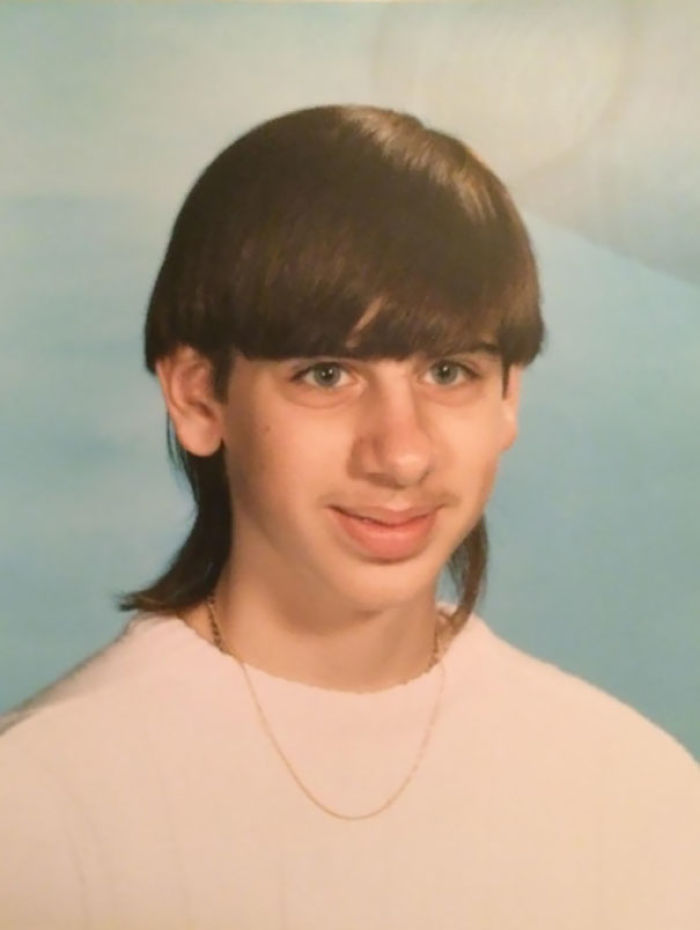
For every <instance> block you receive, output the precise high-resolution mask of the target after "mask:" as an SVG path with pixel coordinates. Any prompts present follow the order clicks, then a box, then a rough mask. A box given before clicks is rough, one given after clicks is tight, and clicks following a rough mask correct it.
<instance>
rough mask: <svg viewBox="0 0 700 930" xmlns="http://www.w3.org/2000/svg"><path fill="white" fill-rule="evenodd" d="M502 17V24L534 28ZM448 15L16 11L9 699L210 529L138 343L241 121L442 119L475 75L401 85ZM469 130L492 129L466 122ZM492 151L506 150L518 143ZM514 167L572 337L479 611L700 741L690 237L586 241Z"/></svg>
mask: <svg viewBox="0 0 700 930" xmlns="http://www.w3.org/2000/svg"><path fill="white" fill-rule="evenodd" d="M478 6H481V5H478ZM495 6H498V7H499V8H500V13H501V19H500V20H499V23H501V26H502V23H503V22H504V21H505V22H508V21H509V20H508V18H507V17H508V16H511V17H512V16H516V15H517V14H516V12H515V10H516V6H514V5H512V4H511V5H508V4H500V5H499V4H494V7H495ZM533 6H534V5H533ZM504 10H505V13H504V12H503V11H504ZM509 10H510V12H508V11H509ZM506 14H507V15H506ZM441 15H443V14H441V12H440V10H439V9H436V8H427V7H426V8H423V7H412V8H411V10H410V11H409V10H405V11H402V10H396V9H395V8H394V9H393V10H391V11H389V10H388V9H387V8H385V7H384V6H383V5H382V4H368V5H364V4H363V5H351V4H339V5H330V4H329V5H320V6H319V5H292V4H290V5H286V6H277V5H272V6H255V5H234V4H231V5H227V4H218V3H217V4H207V3H195V4H144V5H132V4H116V5H105V6H94V5H89V4H85V5H84V4H80V3H75V4H70V5H65V6H64V5H51V4H42V3H36V4H27V5H25V4H19V3H18V4H12V3H7V4H4V5H3V6H2V7H0V63H1V64H0V87H1V88H2V90H1V91H0V93H1V95H2V99H1V101H0V106H1V113H0V116H1V117H2V118H1V120H0V125H1V126H2V144H1V145H0V169H1V170H0V175H1V179H0V298H1V300H2V303H1V305H0V306H1V309H0V389H1V392H2V393H1V396H2V407H1V414H0V417H1V426H2V448H1V450H0V470H1V471H0V479H1V482H2V483H1V486H0V508H1V513H0V517H1V521H2V524H1V525H2V533H1V535H0V572H1V574H2V608H1V611H2V616H1V618H0V619H1V623H2V630H1V640H0V646H1V650H2V651H1V656H0V705H1V706H2V707H8V706H10V705H11V704H13V703H15V702H17V701H19V700H20V699H23V698H24V697H26V696H27V695H29V694H30V693H32V692H34V691H35V690H36V689H37V688H39V687H41V686H43V685H44V684H46V683H47V682H49V681H50V680H52V679H53V678H55V677H56V676H57V675H59V674H60V673H62V672H63V671H65V670H66V669H67V668H68V667H70V666H72V665H73V664H75V662H77V661H78V660H79V659H81V658H83V657H84V656H86V655H87V654H88V653H90V652H91V651H92V650H94V649H95V648H97V647H98V646H100V645H101V644H103V643H106V642H107V641H108V640H109V639H110V638H112V637H113V636H114V635H115V634H116V633H117V631H118V630H119V629H120V628H121V627H122V625H123V623H124V617H123V616H122V615H119V614H118V613H117V612H116V611H115V610H114V609H113V606H112V598H113V596H114V595H115V594H116V593H117V592H119V591H124V590H128V589H130V588H133V587H136V586H139V585H141V584H142V583H144V582H146V581H148V580H149V579H151V578H152V577H153V576H154V575H155V574H156V573H157V572H158V571H159V569H160V568H161V567H162V565H163V563H164V561H165V560H166V558H167V557H168V556H169V555H170V554H171V553H172V551H173V549H174V548H175V546H176V545H177V544H178V542H179V541H180V540H181V539H182V537H183V535H184V534H185V532H186V529H187V526H188V519H189V513H190V507H189V503H188V501H187V499H186V497H185V495H184V494H183V493H182V491H181V490H179V489H178V488H177V486H176V483H175V481H174V479H173V478H172V476H171V474H170V473H169V471H168V467H167V465H166V458H165V451H164V415H163V413H162V409H161V404H160V400H159V397H158V394H157V390H156V386H155V384H154V383H153V382H152V381H151V379H150V378H149V377H148V376H147V375H146V374H145V373H144V372H143V370H142V365H141V342H140V335H141V325H142V318H143V312H144V307H145V304H146V301H147V297H148V292H149V289H150V287H151V285H152V281H153V278H154V275H155V272H156V269H157V265H158V262H159V259H160V256H161V254H162V250H163V248H164V245H165V242H166V238H167V234H168V231H169V227H170V224H171V222H172V219H173V217H174V213H175V211H176V208H177V206H178V205H179V203H180V201H181V199H182V196H183V195H184V192H185V190H186V189H187V187H188V186H189V185H190V183H191V182H192V180H193V178H194V176H195V174H196V173H197V172H198V171H199V170H200V169H201V168H202V167H203V165H204V164H205V163H206V162H207V161H208V160H209V159H210V158H211V157H212V156H213V155H214V154H215V153H216V151H218V150H219V149H220V148H221V147H222V146H223V145H224V144H226V143H227V142H229V141H230V140H231V139H232V138H233V137H234V136H236V135H237V134H238V133H239V132H241V131H242V130H243V129H245V128H247V127H248V126H250V125H252V124H253V123H255V122H258V121H260V120H261V119H263V118H265V117H267V116H271V115H274V114H277V113H280V112H284V111H286V110H289V109H293V108H296V107H301V106H306V105H311V104H314V103H322V102H351V101H361V102H376V103H379V104H389V105H400V106H402V107H403V108H407V109H413V110H414V111H416V112H417V113H418V114H419V115H422V116H424V117H425V118H426V119H427V120H429V121H431V120H432V121H433V122H436V121H437V117H438V116H442V117H445V112H446V111H445V103H444V100H445V98H450V95H452V96H453V97H454V99H455V100H457V99H458V98H460V95H464V94H467V93H468V92H470V90H473V88H471V89H470V88H469V87H467V86H466V84H465V86H460V84H459V82H457V84H455V83H454V80H453V79H451V80H450V82H449V84H448V85H447V86H437V85H436V87H437V90H436V89H435V87H433V91H432V96H431V94H430V93H423V94H421V92H420V85H419V86H418V90H416V88H415V86H413V85H412V86H413V89H412V90H410V89H409V90H407V91H406V94H405V95H404V98H402V99H397V96H396V91H395V88H396V86H397V85H398V84H402V83H404V82H402V81H401V80H399V79H400V78H401V75H402V73H404V72H406V69H410V68H411V67H412V66H413V62H412V59H411V55H409V51H410V49H409V48H408V46H406V47H405V50H404V52H403V53H402V51H401V48H402V46H401V44H400V43H398V44H397V42H394V43H393V44H392V41H391V40H392V36H393V35H394V33H392V29H393V28H394V27H396V33H395V35H404V34H406V33H407V32H408V34H410V37H411V41H412V42H413V43H414V46H413V47H414V48H415V46H416V43H418V47H420V41H421V38H420V37H421V35H422V34H423V33H425V34H427V32H428V31H429V30H428V29H427V27H428V26H429V25H430V24H433V36H434V35H435V32H434V29H435V28H438V27H439V22H440V19H439V18H440V16H441ZM457 15H459V16H463V17H469V16H472V15H474V16H476V15H477V14H476V12H472V9H471V6H470V5H465V6H464V8H463V10H462V11H461V12H460V13H456V12H454V10H453V11H452V12H450V13H449V16H451V17H454V16H457ZM479 15H480V17H481V19H480V24H479V30H478V36H479V42H480V46H483V37H484V34H486V35H487V36H488V34H489V32H488V30H489V23H488V22H484V16H485V13H484V12H483V10H482V11H481V12H480V13H479ZM444 16H445V17H448V14H447V13H446V12H445V13H444ZM504 16H505V20H504V18H503V17H504ZM436 17H437V19H436ZM436 22H437V23H438V26H435V25H434V24H435V23H436ZM463 25H464V23H463ZM466 25H467V26H469V21H468V20H467V21H466ZM494 28H495V27H494ZM499 28H501V27H499ZM466 35H467V36H468V35H469V32H468V30H467V32H466ZM475 35H476V33H475ZM387 37H388V39H387ZM565 38H566V37H563V38H562V37H561V36H559V37H556V40H557V41H563V40H564V39H565ZM553 41H554V40H553ZM387 48H390V50H391V56H392V57H391V58H390V59H389V60H386V59H381V60H380V61H379V64H378V58H377V56H381V55H382V54H384V53H385V52H386V49H387ZM382 49H384V52H383V51H382ZM475 53H476V52H475ZM482 53H483V48H482V49H481V51H480V54H482ZM402 54H403V55H404V58H402ZM461 54H463V55H464V56H465V60H466V59H467V58H468V56H469V45H468V42H467V44H466V46H464V47H462V49H461ZM460 61H461V59H458V60H456V64H455V62H454V61H453V63H452V65H451V67H452V68H453V70H454V69H455V68H456V69H457V74H459V73H460V72H459V68H460V67H461V65H460ZM402 69H403V71H402ZM428 70H429V69H428ZM387 75H388V77H387ZM452 77H453V78H454V75H453V76H452ZM432 80H433V78H432V77H431V76H430V74H428V76H427V77H426V78H425V81H426V82H427V83H428V84H430V81H432ZM470 80H471V78H470ZM465 81H466V78H465ZM431 87H432V85H431ZM552 88H553V89H552V93H555V87H554V84H552ZM438 91H439V93H438ZM431 100H432V101H436V100H437V101H439V103H440V106H439V107H438V106H437V105H435V106H433V104H431ZM531 105H532V106H533V107H534V106H535V101H533V102H532V104H531ZM504 106H505V104H504ZM438 110H439V112H438ZM507 116H508V114H505V116H504V120H506V118H507ZM458 118H459V119H458ZM498 118H499V113H498V112H497V111H496V112H495V113H494V114H493V119H494V120H498ZM606 118H609V116H608V117H606ZM454 119H455V122H457V121H461V122H460V127H459V128H460V129H461V130H462V132H463V135H464V137H465V139H466V141H467V142H474V139H473V138H472V137H471V136H470V134H469V131H468V130H469V126H468V125H464V124H465V121H466V122H467V123H468V114H467V116H465V114H464V113H459V114H457V115H455V117H454ZM506 121H507V120H506ZM438 125H439V126H442V127H445V128H448V129H450V128H454V127H453V126H449V125H446V123H445V119H443V120H442V121H441V122H438ZM477 129H478V127H477ZM476 134H477V135H478V132H477V133H476ZM487 141H488V140H487ZM486 148H487V149H488V148H489V145H486ZM479 150H480V151H484V149H483V148H482V149H479ZM485 154H486V155H487V160H490V161H491V160H493V161H494V163H496V164H498V162H499V152H498V150H497V146H495V147H494V149H493V151H490V152H488V153H486V152H485ZM501 154H502V155H503V165H504V168H505V169H506V170H505V173H506V175H507V176H508V180H513V181H514V189H515V190H516V194H517V193H518V191H519V190H522V194H523V196H522V200H523V202H525V205H526V207H527V209H526V218H527V220H528V223H529V226H530V228H531V231H532V234H533V237H534V241H535V245H536V249H537V252H538V256H539V259H540V264H541V270H542V278H543V284H544V292H545V313H546V317H547V320H548V324H549V330H550V337H549V343H548V348H547V351H546V353H545V355H544V356H543V357H542V359H540V360H539V361H538V362H537V363H536V364H535V366H534V367H533V369H532V370H531V372H530V373H529V375H528V377H527V379H526V393H525V402H524V409H523V412H522V425H521V437H520V439H519V441H518V444H517V445H516V447H515V449H514V450H513V451H512V452H510V453H509V454H508V456H507V457H506V459H505V460H504V464H503V468H502V475H501V479H500V483H499V486H498V488H497V491H496V494H495V497H494V499H493V501H492V503H491V505H490V508H489V517H490V526H491V531H492V543H493V546H492V563H491V574H490V579H489V587H488V593H487V597H486V599H485V602H484V604H483V605H482V607H481V613H482V614H483V615H484V616H485V617H486V618H487V619H488V621H489V622H490V623H491V625H492V626H493V627H494V628H495V629H496V630H498V631H499V632H501V633H502V634H503V635H505V636H506V637H507V638H509V639H510V640H511V641H513V642H515V643H517V644H519V645H521V646H523V647H524V648H526V649H528V650H530V651H533V652H535V653H537V654H539V655H541V656H544V657H545V658H547V659H550V660H552V661H554V662H556V663H557V664H559V665H561V666H563V667H565V668H567V669H569V670H571V671H574V672H575V673H577V674H579V675H581V676H583V677H585V678H587V679H589V680H590V681H593V682H595V683H597V684H599V685H600V686H602V687H604V688H605V689H606V690H608V691H609V692H611V693H613V694H615V695H617V696H619V697H620V698H621V699H623V700H624V701H626V702H628V703H631V704H632V705H634V706H635V707H637V708H638V709H639V710H640V711H641V712H642V713H644V714H645V715H646V716H648V717H650V718H651V719H653V720H654V721H656V722H658V723H659V724H661V725H662V726H663V727H664V728H666V729H667V730H669V731H670V732H671V733H673V734H675V735H676V736H677V737H678V738H679V739H680V740H681V741H683V742H684V743H685V744H686V745H687V746H688V747H689V748H691V749H692V750H693V751H694V752H695V753H696V754H700V725H699V722H698V711H697V707H698V699H699V697H700V695H699V693H698V683H697V669H698V667H700V632H699V630H698V613H699V610H698V608H699V606H700V594H699V592H700V587H699V583H698V567H697V565H698V553H699V552H700V519H699V517H700V507H699V505H698V491H697V483H698V474H699V466H700V429H699V428H698V427H699V426H700V423H699V419H700V418H699V416H698V400H699V397H698V394H699V393H700V392H699V390H698V386H699V378H698V364H699V362H700V351H699V347H700V313H699V312H698V311H699V306H700V300H699V296H700V290H699V288H698V285H697V279H694V278H693V276H692V274H691V273H689V274H688V275H685V279H684V276H683V269H682V268H681V274H672V273H670V272H669V270H668V268H669V267H670V266H672V264H673V256H674V255H678V249H675V250H674V249H667V253H666V254H667V255H670V256H671V257H670V258H669V259H668V260H665V259H664V255H663V254H662V253H663V248H661V247H660V246H659V247H658V250H657V251H656V252H655V251H654V248H656V247H654V248H651V247H650V249H651V251H649V249H647V251H645V249H644V248H642V247H641V246H640V248H639V250H638V254H636V255H635V254H634V253H635V248H636V246H635V242H636V241H637V240H635V239H634V232H635V230H634V228H632V232H631V233H630V235H629V236H628V237H627V239H625V240H624V242H623V241H622V239H623V238H624V237H622V238H620V236H618V237H617V239H616V237H615V235H613V234H612V233H611V236H610V237H609V238H610V239H612V240H615V241H616V242H618V244H620V243H621V246H620V247H621V248H623V250H624V252H625V253H626V254H622V252H621V251H616V250H614V249H611V248H610V247H609V243H607V244H606V242H605V235H604V234H603V233H604V227H605V222H603V224H602V226H603V233H600V225H601V224H600V223H599V224H598V227H595V223H593V222H592V220H591V217H590V215H588V216H584V215H583V213H581V212H580V211H579V213H578V214H577V213H576V210H575V209H574V208H573V207H572V209H571V211H570V212H571V215H572V216H573V217H574V221H572V222H569V223H567V225H568V228H565V227H564V225H562V224H561V223H559V222H555V221H554V220H553V218H552V217H553V216H554V217H555V219H558V216H557V215H556V211H555V210H553V209H547V198H546V197H541V198H540V201H539V203H540V204H541V205H542V209H538V200H537V192H538V190H541V187H542V185H541V180H540V181H539V182H538V183H539V185H540V187H539V188H538V187H537V184H535V183H534V182H533V184H531V185H530V186H529V187H528V184H527V180H528V177H530V178H532V177H533V176H534V175H533V174H532V163H531V162H532V157H531V156H532V153H531V152H529V151H528V152H525V154H524V155H523V158H525V156H526V155H527V157H528V158H530V163H529V164H528V171H529V172H530V174H529V175H527V172H524V173H523V174H522V176H520V175H518V171H517V158H516V159H515V161H514V160H513V153H512V152H510V151H509V152H507V153H506V152H505V149H503V150H502V152H501ZM516 154H517V153H516ZM506 155H507V156H508V157H506ZM509 159H510V161H509ZM535 161H536V159H535ZM541 162H543V163H544V162H546V158H544V157H543V158H542V159H541ZM539 170H540V174H541V171H542V170H544V169H542V168H541V165H540V169H539ZM652 173H653V172H652ZM526 175H527V176H526ZM535 175H537V171H535ZM552 177H554V175H552ZM598 180H599V179H598ZM588 183H590V184H591V185H595V184H596V183H598V181H597V180H596V178H589V179H588ZM574 188H576V185H572V189H574ZM617 193H618V195H619V189H618V190H617ZM575 195H576V190H575V189H574V192H573V193H572V195H571V196H572V197H574V198H575ZM552 199H553V198H550V205H551V201H552ZM618 199H619V202H618V203H617V204H616V203H615V202H614V198H613V200H612V201H611V206H610V205H609V207H610V210H611V212H610V214H609V216H610V220H609V224H608V226H609V228H610V229H611V230H612V232H614V231H615V229H616V227H615V222H616V220H615V217H616V216H619V215H621V214H620V211H622V212H623V213H624V210H625V208H626V202H624V198H618ZM572 203H573V201H572ZM650 203H651V204H652V205H653V204H654V203H657V204H658V205H657V206H656V207H654V209H656V210H657V213H656V214H655V221H656V225H655V226H654V235H655V236H656V238H657V239H659V238H660V239H661V240H662V245H663V243H666V245H668V241H669V238H671V239H672V237H673V229H674V216H673V215H672V213H670V212H669V211H668V210H666V212H664V207H663V203H664V198H663V197H658V198H657V200H654V199H653V197H651V198H647V199H646V200H645V201H644V204H645V209H646V208H648V209H651V207H650V206H649V204H650ZM574 206H575V204H574ZM686 213H687V211H686ZM577 216H578V217H580V220H581V221H580V223H578V225H577V221H576V217H577ZM547 217H548V218H547ZM696 221H697V214H691V215H690V217H689V216H688V215H686V214H683V216H680V214H679V219H678V222H679V223H680V222H683V223H686V224H688V223H691V224H692V223H696ZM664 226H665V227H666V228H667V229H668V235H667V236H666V237H665V238H664V237H663V236H661V237H659V228H661V229H663V228H664ZM632 227H634V224H632ZM577 230H578V231H577ZM596 230H597V231H596ZM582 232H583V234H582ZM698 233H700V230H698ZM584 234H585V235H584ZM686 239H687V236H686V235H684V240H683V241H686ZM697 241H698V240H697V239H696V240H695V244H696V245H697ZM630 243H631V245H630ZM652 245H653V243H652ZM645 248H646V246H645ZM640 256H641V257H642V258H643V259H644V262H642V261H640V260H639V259H640ZM655 256H659V260H658V261H657V262H655ZM664 268H665V269H666V270H663V269H664ZM694 282H695V283H694Z"/></svg>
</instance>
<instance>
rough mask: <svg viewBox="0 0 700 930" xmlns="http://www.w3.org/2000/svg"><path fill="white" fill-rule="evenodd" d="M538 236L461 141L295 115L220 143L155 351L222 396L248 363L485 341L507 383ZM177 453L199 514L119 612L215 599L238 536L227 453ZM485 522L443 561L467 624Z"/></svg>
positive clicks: (186, 217) (534, 347) (432, 350)
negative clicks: (190, 368)
mask: <svg viewBox="0 0 700 930" xmlns="http://www.w3.org/2000/svg"><path fill="white" fill-rule="evenodd" d="M539 304H540V299H539V286H538V279H537V270H536V264H535V260H534V256H533V251H532V247H531V244H530V241H529V238H528V235H527V232H526V230H525V227H524V225H523V223H522V221H521V219H520V217H519V215H518V213H517V211H516V209H515V207H514V206H513V203H512V201H511V199H510V196H509V194H508V192H507V190H506V188H505V187H504V185H503V184H502V183H501V182H500V181H499V180H498V178H497V177H496V176H495V175H494V174H493V173H492V172H491V171H490V170H489V169H488V168H487V167H486V166H485V165H484V164H483V163H482V162H481V161H480V160H479V159H478V158H477V157H476V156H475V155H474V154H473V153H472V152H471V151H470V150H469V149H468V148H467V147H466V146H465V145H464V144H463V143H462V142H460V141H459V140H457V139H455V138H453V137H451V136H449V135H446V134H444V133H441V132H437V131H434V130H431V129H428V128H426V127H425V126H423V124H422V123H421V122H420V121H419V120H418V119H416V118H414V117H412V116H409V115H407V114H403V113H397V112H394V111H391V110H384V109H379V108H376V107H366V106H323V107H314V108H312V109H307V110H301V111H298V112H295V113H290V114H286V115H284V116H281V117H278V118H276V119H273V120H270V121H269V122H266V123H263V124H261V125H260V126H257V127H256V128H254V129H252V130H251V131H250V132H248V133H246V134H245V135H243V136H242V137H241V138H239V139H238V140H237V141H235V142H234V143H233V144H232V145H230V146H229V147H228V148H226V149H224V151H223V152H221V153H220V154H219V155H218V156H217V157H216V158H215V159H214V161H213V162H212V163H211V164H210V165H209V166H208V167H207V168H206V169H205V171H204V172H203V173H202V174H201V176H200V177H199V178H198V180H197V181H196V183H195V184H194V186H193V188H192V190H191V191H190V193H189V194H188V196H187V198H186V199H185V201H184V203H183V205H182V208H181V210H180V212H179V214H178V216H177V219H176V221H175V224H174V227H173V231H172V235H171V238H170V242H169V244H168V247H167V249H166V253H165V257H164V259H163V263H162V266H161V268H160V271H159V274H158V276H157V279H156V282H155V286H154V288H153V292H152V295H151V299H150V303H149V307H148V314H147V318H146V326H145V356H146V365H147V367H148V369H149V370H150V371H151V372H153V371H154V370H155V365H156V362H157V361H158V360H159V359H161V358H164V357H166V356H168V355H169V354H171V353H172V352H173V351H175V349H177V348H178V347H179V346H183V345H187V346H191V347H193V348H194V349H196V350H197V351H198V352H200V353H201V354H202V355H204V356H205V357H206V358H207V359H208V360H209V361H210V363H211V366H212V379H213V388H214V390H215V392H216V394H217V395H218V396H220V397H223V396H224V394H225V392H226V387H227V384H228V379H229V376H230V373H231V369H232V365H235V358H236V355H238V354H240V355H243V356H244V357H246V358H249V359H285V358H314V357H330V358H357V359H366V360H370V359H382V358H392V359H397V360H398V359H405V358H408V357H409V356H411V355H416V354H421V355H424V356H426V357H428V358H435V359H438V358H440V357H445V356H450V355H453V354H455V353H456V352H464V351H469V350H470V349H471V348H473V347H474V346H476V345H479V344H483V343H487V344H489V345H491V346H493V351H494V352H497V353H498V355H500V357H501V360H502V365H503V372H504V387H505V379H506V378H507V374H508V370H509V368H510V366H512V365H519V366H524V365H527V364H529V363H530V362H531V361H532V360H533V359H534V358H535V357H536V355H537V354H538V352H539V351H540V349H541V346H542V342H543V338H544V326H543V322H542V317H541V314H540V306H539ZM168 447H169V451H170V455H171V458H172V460H173V461H174V463H175V464H176V466H177V467H178V468H180V469H181V470H182V471H183V472H184V474H185V475H186V477H187V479H188V482H189V484H190V487H191V490H192V494H193V497H194V502H195V507H196V514H195V518H194V523H193V526H192V529H191V531H190V534H189V536H188V537H187V539H186V540H185V542H184V544H183V545H182V547H181V548H180V549H179V551H178V552H177V553H176V555H175V556H174V558H173V560H172V562H171V563H170V565H169V566H168V568H167V569H166V571H165V572H164V574H163V575H162V576H161V577H160V578H159V579H158V580H156V581H155V582H154V583H153V584H152V585H150V586H149V587H147V588H145V589H143V590H140V591H136V592H133V593H131V594H127V595H125V596H124V597H122V598H121V601H120V606H121V607H122V608H123V609H137V610H146V611H157V612H161V611H162V612H176V611H178V610H182V609H184V608H186V607H190V606H193V605H194V604H196V603H198V602H199V601H201V600H202V599H203V598H205V597H206V596H207V595H208V594H210V593H211V591H212V590H213V588H214V586H215V585H216V582H217V580H218V578H219V575H220V573H221V570H222V568H223V566H224V563H225V561H226V559H227V558H228V555H229V553H230V549H231V542H232V537H233V533H234V531H235V526H234V521H233V515H232V507H231V501H230V498H229V491H228V485H227V480H226V471H225V463H224V457H223V450H222V449H219V451H218V452H216V453H215V454H214V455H212V456H208V457H206V458H202V457H199V456H194V455H192V454H191V453H189V452H187V451H186V450H184V449H183V448H182V447H181V446H180V445H179V443H178V442H177V439H176V438H175V436H174V434H173V431H172V428H171V426H170V424H169V425H168ZM486 561H487V535H486V525H485V520H484V518H483V517H482V518H481V519H480V520H479V521H478V523H477V524H476V526H475V527H473V528H472V530H471V531H470V532H469V534H468V535H467V537H466V538H465V539H464V540H463V541H462V543H460V545H459V546H458V547H457V549H456V550H455V552H454V553H453V554H452V556H451V558H450V561H449V563H448V568H449V570H450V574H451V576H452V579H453V581H454V583H455V585H456V588H457V591H458V595H459V604H458V607H457V610H456V611H455V614H454V617H453V622H454V624H455V626H456V627H458V626H459V625H461V624H462V623H463V622H464V621H465V620H466V618H467V617H468V615H469V614H470V613H471V611H472V609H473V607H474V605H475V603H476V600H477V598H478V596H479V593H480V591H481V589H482V587H483V583H484V579H485V571H486Z"/></svg>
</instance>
